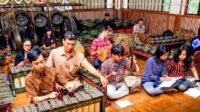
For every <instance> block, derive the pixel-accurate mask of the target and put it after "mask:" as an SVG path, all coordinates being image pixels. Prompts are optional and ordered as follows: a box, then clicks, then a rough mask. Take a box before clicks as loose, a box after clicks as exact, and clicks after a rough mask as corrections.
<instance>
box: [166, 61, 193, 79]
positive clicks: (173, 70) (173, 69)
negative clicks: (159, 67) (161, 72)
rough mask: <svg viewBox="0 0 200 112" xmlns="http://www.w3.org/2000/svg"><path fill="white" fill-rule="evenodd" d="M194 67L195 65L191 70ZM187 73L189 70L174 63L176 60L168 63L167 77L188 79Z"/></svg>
mask: <svg viewBox="0 0 200 112" xmlns="http://www.w3.org/2000/svg"><path fill="white" fill-rule="evenodd" d="M192 67H194V64H193V63H192V64H191V65H190V68H192ZM186 72H187V70H186V69H185V67H184V66H183V65H180V64H178V63H176V62H174V60H169V61H167V75H168V76H169V77H182V78H186Z"/></svg>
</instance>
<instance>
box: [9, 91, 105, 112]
mask: <svg viewBox="0 0 200 112" xmlns="http://www.w3.org/2000/svg"><path fill="white" fill-rule="evenodd" d="M103 102H104V94H103V93H102V92H101V91H99V90H98V89H96V88H90V89H84V90H79V91H77V92H75V93H74V96H69V95H64V96H63V98H62V99H58V98H56V99H49V100H47V101H42V102H38V103H36V104H31V105H28V106H24V107H17V108H13V110H12V112H104V111H105V106H104V103H103Z"/></svg>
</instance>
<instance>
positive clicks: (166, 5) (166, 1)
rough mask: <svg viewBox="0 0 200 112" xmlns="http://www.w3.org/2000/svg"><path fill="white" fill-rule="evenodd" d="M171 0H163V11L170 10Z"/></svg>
mask: <svg viewBox="0 0 200 112" xmlns="http://www.w3.org/2000/svg"><path fill="white" fill-rule="evenodd" d="M169 6H170V0H163V9H162V10H163V11H169Z"/></svg>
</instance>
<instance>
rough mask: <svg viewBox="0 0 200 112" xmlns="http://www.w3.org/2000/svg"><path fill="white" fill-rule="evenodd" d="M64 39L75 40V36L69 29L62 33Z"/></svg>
mask: <svg viewBox="0 0 200 112" xmlns="http://www.w3.org/2000/svg"><path fill="white" fill-rule="evenodd" d="M63 39H64V40H66V39H68V40H77V36H76V35H75V34H74V33H73V32H71V31H68V32H66V33H65V34H64V37H63Z"/></svg>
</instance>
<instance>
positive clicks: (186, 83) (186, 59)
mask: <svg viewBox="0 0 200 112" xmlns="http://www.w3.org/2000/svg"><path fill="white" fill-rule="evenodd" d="M190 48H191V47H190V46H188V45H186V44H183V45H182V46H180V47H179V48H178V49H177V51H176V52H175V54H174V57H173V59H172V60H170V61H168V62H167V73H168V74H167V75H168V76H169V77H181V79H179V80H177V83H178V84H177V87H176V89H178V91H185V90H187V89H188V88H191V87H195V86H196V85H199V83H196V82H194V80H199V76H198V73H197V70H196V67H195V65H194V62H193V60H192V53H191V49H190ZM189 70H191V72H192V75H193V76H194V78H191V79H187V74H186V73H187V71H189Z"/></svg>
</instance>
